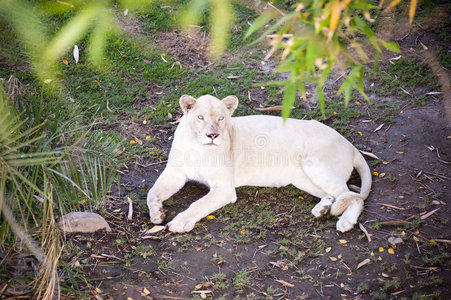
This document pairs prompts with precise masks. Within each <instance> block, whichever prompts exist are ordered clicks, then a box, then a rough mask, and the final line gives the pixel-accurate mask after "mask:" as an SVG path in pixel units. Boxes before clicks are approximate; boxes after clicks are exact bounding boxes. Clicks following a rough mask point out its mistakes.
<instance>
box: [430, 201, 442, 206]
mask: <svg viewBox="0 0 451 300" xmlns="http://www.w3.org/2000/svg"><path fill="white" fill-rule="evenodd" d="M432 204H434V205H440V204H441V203H440V201H438V200H433V201H432Z"/></svg>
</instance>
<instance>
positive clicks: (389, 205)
mask: <svg viewBox="0 0 451 300" xmlns="http://www.w3.org/2000/svg"><path fill="white" fill-rule="evenodd" d="M376 204H378V205H382V206H386V207H390V208H393V209H399V210H405V208H403V207H397V206H394V205H391V204H387V203H376Z"/></svg>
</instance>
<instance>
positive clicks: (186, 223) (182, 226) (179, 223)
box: [168, 213, 196, 233]
mask: <svg viewBox="0 0 451 300" xmlns="http://www.w3.org/2000/svg"><path fill="white" fill-rule="evenodd" d="M194 225H196V220H193V219H190V218H188V217H187V216H185V215H184V214H183V213H180V214H179V215H177V216H176V217H175V218H174V220H172V221H171V222H169V223H168V227H169V231H172V232H179V233H181V232H188V231H191V230H193V228H194Z"/></svg>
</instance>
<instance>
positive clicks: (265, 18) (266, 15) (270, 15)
mask: <svg viewBox="0 0 451 300" xmlns="http://www.w3.org/2000/svg"><path fill="white" fill-rule="evenodd" d="M277 14H278V12H277V10H275V9H270V10H266V11H264V12H263V13H262V14H261V15H260V16H259V17H258V18H257V19H255V20H254V22H252V25H251V26H250V27H249V29H248V30H247V32H246V34H245V35H244V38H245V39H247V38H248V37H249V36H251V35H252V34H253V33H255V32H256V31H257V30H259V29H260V28H261V27H263V26H264V25H266V24H267V23H268V22H269V21H271V20H272V19H274V18H275V17H276V16H277Z"/></svg>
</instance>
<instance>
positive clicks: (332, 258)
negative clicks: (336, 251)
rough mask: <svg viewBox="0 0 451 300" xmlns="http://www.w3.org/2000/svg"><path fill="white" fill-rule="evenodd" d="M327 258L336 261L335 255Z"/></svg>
mask: <svg viewBox="0 0 451 300" xmlns="http://www.w3.org/2000/svg"><path fill="white" fill-rule="evenodd" d="M329 258H330V260H331V261H337V260H338V259H337V258H336V257H333V256H329Z"/></svg>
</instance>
